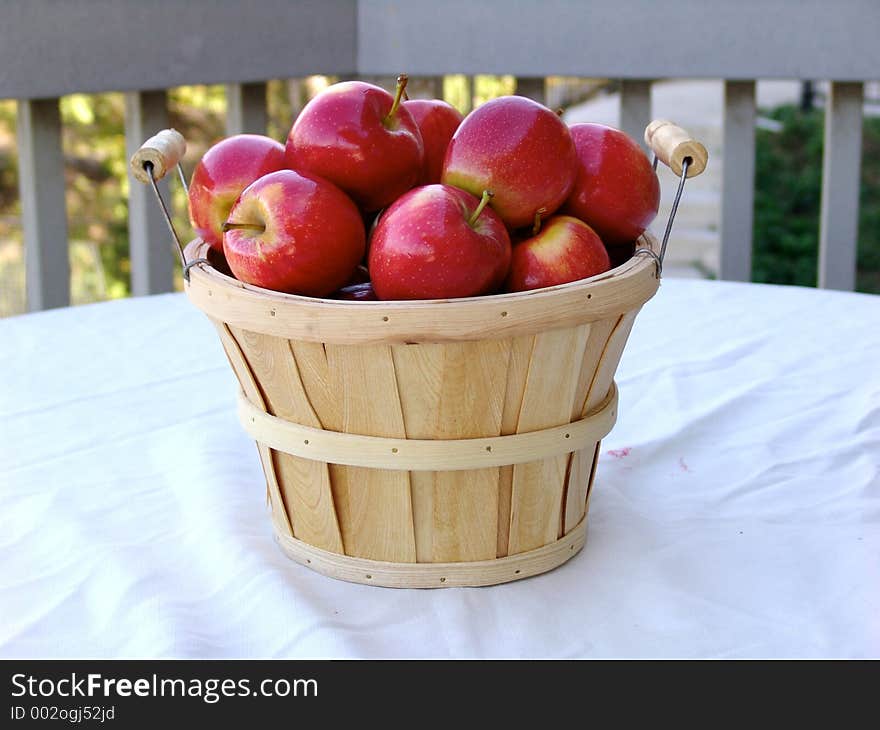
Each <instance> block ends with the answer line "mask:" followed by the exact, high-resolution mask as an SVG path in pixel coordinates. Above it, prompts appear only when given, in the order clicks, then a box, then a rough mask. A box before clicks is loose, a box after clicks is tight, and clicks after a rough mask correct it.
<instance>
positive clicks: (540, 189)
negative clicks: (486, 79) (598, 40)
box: [442, 96, 576, 228]
mask: <svg viewBox="0 0 880 730" xmlns="http://www.w3.org/2000/svg"><path fill="white" fill-rule="evenodd" d="M575 165H576V157H575V149H574V142H573V141H572V138H571V134H570V133H569V131H568V127H567V126H566V125H565V123H564V122H563V121H562V120H561V119H560V118H559V117H558V116H557V115H556V113H555V112H552V111H550V110H549V109H548V108H547V107H545V106H542V105H541V104H538V103H537V102H535V101H532V100H531V99H526V98H525V97H522V96H502V97H499V98H498V99H493V100H492V101H489V102H486V103H485V104H483V105H482V106H481V107H478V108H477V109H475V110H474V111H473V112H471V113H470V114H469V115H468V116H467V117H466V118H465V120H464V121H463V122H462V123H461V125H460V126H459V128H458V130H456V132H455V135H454V136H453V137H452V141H451V142H450V143H449V148H448V149H447V150H446V159H445V161H444V163H443V177H442V180H443V183H444V184H446V185H455V186H456V187H459V188H462V189H463V190H467V191H468V192H470V193H473V194H474V195H481V194H482V191H483V190H491V191H492V192H494V193H495V197H494V198H493V199H492V209H493V210H494V211H495V212H496V213H498V215H499V217H500V218H501V220H502V221H504V223H505V225H507V226H508V227H509V228H518V227H520V226H525V225H529V224H530V223H531V222H532V221H533V220H534V218H535V213H536V212H537V211H538V209H540V208H544V209H546V211H547V214H548V215H550V214H552V213H553V212H554V211H555V210H556V209H557V208H558V207H559V206H560V205H562V203H563V202H564V201H565V199H566V198H567V197H568V194H569V192H570V191H571V187H572V185H573V184H574V177H575Z"/></svg>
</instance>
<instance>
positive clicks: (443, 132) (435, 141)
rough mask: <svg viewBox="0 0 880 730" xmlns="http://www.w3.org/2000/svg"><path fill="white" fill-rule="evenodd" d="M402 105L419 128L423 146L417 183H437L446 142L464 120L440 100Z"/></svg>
mask: <svg viewBox="0 0 880 730" xmlns="http://www.w3.org/2000/svg"><path fill="white" fill-rule="evenodd" d="M403 106H404V107H405V108H406V109H407V110H408V111H409V113H410V114H412V115H413V119H415V120H416V124H418V125H419V132H421V134H422V142H423V143H424V145H425V160H424V162H423V163H422V174H421V176H420V177H419V182H418V184H419V185H430V184H431V183H438V182H440V175H441V174H442V172H443V160H444V158H445V157H446V148H447V147H448V146H449V140H451V139H452V135H453V134H455V130H456V129H458V125H459V124H461V122H462V120H463V119H464V117H463V116H462V115H461V112H460V111H458V109H456V108H455V107H454V106H452V105H451V104H447V103H446V102H445V101H442V100H440V99H410V100H408V101H405V102H403Z"/></svg>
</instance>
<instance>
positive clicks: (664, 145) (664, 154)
mask: <svg viewBox="0 0 880 730" xmlns="http://www.w3.org/2000/svg"><path fill="white" fill-rule="evenodd" d="M645 143H646V144H647V145H648V147H650V148H651V150H653V152H654V154H655V155H657V159H659V160H662V161H663V162H664V163H666V164H667V165H668V166H669V167H671V168H672V171H673V172H674V173H675V174H676V175H679V176H680V175H681V165H682V162H684V158H685V157H690V158H691V161H690V163H689V164H688V172H687V176H688V177H696V176H697V175H699V174H700V173H701V172H702V171H703V170H705V169H706V162H707V161H708V160H709V153H708V152H707V151H706V148H705V147H704V146H703V144H702V143H700V142H697V140H695V139H694V138H693V137H691V136H690V135H689V134H688V133H687V132H686V131H685V130H683V129H682V128H681V127H679V126H678V125H677V124H675V123H674V122H670V121H669V120H668V119H655V120H654V121H653V122H651V123H650V124H649V125H648V126H647V127H646V128H645Z"/></svg>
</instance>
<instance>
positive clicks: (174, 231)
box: [144, 161, 211, 281]
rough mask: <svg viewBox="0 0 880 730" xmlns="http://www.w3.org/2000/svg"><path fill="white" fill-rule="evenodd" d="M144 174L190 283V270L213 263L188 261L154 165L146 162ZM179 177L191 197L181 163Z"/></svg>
mask: <svg viewBox="0 0 880 730" xmlns="http://www.w3.org/2000/svg"><path fill="white" fill-rule="evenodd" d="M144 172H145V173H147V176H148V177H149V178H150V187H152V188H153V192H154V193H155V194H156V200H157V201H159V208H160V209H161V210H162V215H163V216H164V217H165V222H166V223H167V224H168V230H169V231H171V236H172V238H174V242H175V243H176V244H177V253H178V255H179V256H180V265H181V267H182V268H183V278H184V279H185V280H186V281H189V270H190V269H191V268H192V267H193V266H196V265H197V264H209V263H211V262H210V261H208V259H205V258H197V259H193V260H192V261H187V260H186V253H185V252H184V248H183V243H181V241H180V236H178V235H177V229H175V227H174V221H172V220H171V214H170V213H169V212H168V206H167V205H166V204H165V199H164V198H163V197H162V193H161V192H160V190H159V185H158V184H157V183H156V177H155V175H154V174H153V163H152V162H149V161H147V162H144ZM177 175H178V177H180V183H181V184H182V185H183V190H184V192H185V193H186V194H187V195H189V186H188V185H187V184H186V176H185V175H184V174H183V167H181V165H180V163H179V162H178V163H177Z"/></svg>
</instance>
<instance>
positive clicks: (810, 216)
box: [752, 106, 880, 294]
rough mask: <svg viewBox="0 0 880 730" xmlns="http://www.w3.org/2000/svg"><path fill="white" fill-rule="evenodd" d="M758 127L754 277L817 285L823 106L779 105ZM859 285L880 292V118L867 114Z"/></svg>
mask: <svg viewBox="0 0 880 730" xmlns="http://www.w3.org/2000/svg"><path fill="white" fill-rule="evenodd" d="M763 115H764V116H765V117H768V118H770V119H774V120H776V121H777V122H780V124H781V126H780V128H779V130H778V131H771V130H767V129H759V130H758V131H757V133H756V138H755V146H756V160H755V222H754V251H753V255H752V281H758V282H763V283H773V284H796V285H799V286H816V281H817V278H818V274H817V271H816V261H817V258H818V255H819V203H820V200H821V193H822V139H823V120H824V112H823V110H821V109H810V110H807V111H805V110H803V109H801V108H799V107H796V106H781V107H778V108H776V109H770V110H764V111H763ZM863 123H864V127H863V138H862V171H861V178H862V185H861V196H860V201H859V202H860V205H859V249H858V261H857V272H856V290H857V291H862V292H870V293H873V294H880V119H878V118H876V117H865V118H864V120H863Z"/></svg>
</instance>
